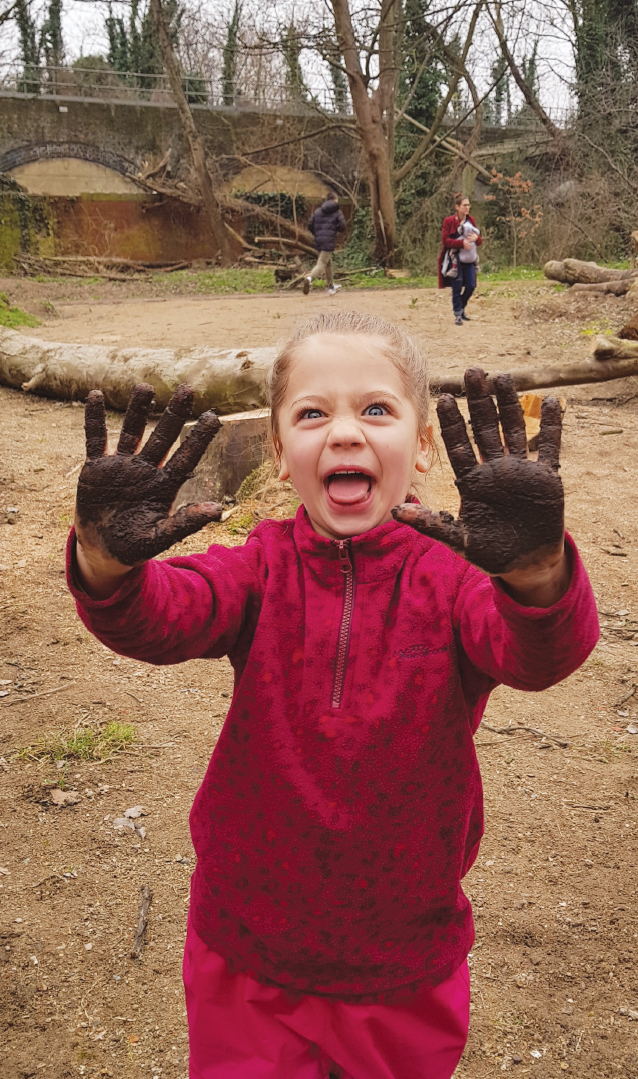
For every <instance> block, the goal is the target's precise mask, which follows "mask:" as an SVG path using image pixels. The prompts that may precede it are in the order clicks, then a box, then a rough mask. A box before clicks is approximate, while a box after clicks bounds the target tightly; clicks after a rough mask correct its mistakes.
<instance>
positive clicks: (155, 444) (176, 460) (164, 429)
mask: <svg viewBox="0 0 638 1079" xmlns="http://www.w3.org/2000/svg"><path fill="white" fill-rule="evenodd" d="M153 396H154V391H153V387H152V386H149V385H147V384H146V383H141V384H140V385H138V386H136V387H135V389H134V390H133V393H132V395H131V399H130V401H129V405H128V408H127V410H126V415H125V417H124V422H123V424H122V431H121V434H120V438H119V441H118V444H117V449H116V451H115V453H114V454H109V453H108V452H107V451H108V445H107V432H106V412H105V408H104V395H103V394H102V392H101V391H100V390H92V391H91V393H90V394H89V396H88V398H87V401H86V411H85V420H84V428H85V432H86V457H87V459H86V463H85V464H84V467H83V469H82V471H81V473H80V478H79V481H78V489H77V503H76V528H77V531H78V536H79V539H80V542H81V543H82V544H83V545H85V544H86V546H88V547H98V548H101V549H102V551H104V552H105V553H107V554H108V555H110V557H111V558H114V559H117V561H119V562H121V563H122V564H123V565H126V566H135V565H139V564H140V563H141V562H144V561H146V560H147V559H149V558H153V556H154V555H156V554H159V553H160V552H161V551H165V550H167V549H168V548H169V547H170V546H172V544H173V543H177V542H178V541H179V540H182V539H185V537H186V536H190V535H192V534H193V533H194V532H198V531H199V529H200V528H203V527H204V525H206V524H209V523H210V522H211V521H218V520H219V519H220V517H221V513H222V507H221V506H219V505H218V504H217V503H216V502H202V503H200V504H199V505H188V506H182V507H181V509H179V510H177V512H176V513H174V514H171V513H170V509H171V506H172V504H173V502H174V501H175V498H176V495H177V492H178V491H179V489H180V487H181V486H182V484H183V483H184V481H185V480H187V479H188V478H189V477H190V476H191V475H192V472H193V469H194V468H195V466H196V465H197V463H198V462H199V460H200V458H201V457H202V455H203V453H204V451H205V450H206V448H207V446H208V445H209V444H210V442H211V441H212V440H213V438H214V437H215V435H216V434H217V432H218V431H219V429H220V427H221V423H220V421H219V419H218V417H217V416H216V414H215V413H214V412H205V413H204V415H203V416H200V418H199V420H198V422H197V424H196V426H195V427H194V428H193V430H192V432H191V433H190V435H189V436H188V438H187V439H186V440H185V441H184V442H183V443H182V445H181V446H180V447H179V448H178V449H177V450H176V452H175V453H174V454H173V456H172V457H171V458H170V460H168V461H166V457H167V455H168V453H169V450H170V448H171V446H172V445H173V443H174V442H175V441H176V440H177V438H178V437H179V434H180V431H181V430H182V427H183V426H184V424H185V423H186V421H187V420H188V419H190V417H191V413H192V404H193V397H194V392H193V390H192V389H191V387H190V386H187V385H183V386H179V387H178V388H177V390H176V391H175V393H174V394H173V396H172V397H171V400H170V401H169V403H168V406H167V408H166V409H165V411H164V412H163V413H162V416H161V417H160V420H159V422H158V424H157V426H156V428H155V430H154V431H153V433H152V434H151V436H150V438H149V439H148V441H147V442H146V444H145V445H144V447H143V448H142V449H140V446H141V443H142V438H143V437H144V431H145V429H146V423H147V420H148V416H149V412H150V410H151V405H152V403H153ZM164 462H165V463H164Z"/></svg>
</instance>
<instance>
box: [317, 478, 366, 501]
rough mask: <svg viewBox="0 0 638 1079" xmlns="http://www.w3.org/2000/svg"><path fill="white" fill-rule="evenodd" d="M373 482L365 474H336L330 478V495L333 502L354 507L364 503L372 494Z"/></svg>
mask: <svg viewBox="0 0 638 1079" xmlns="http://www.w3.org/2000/svg"><path fill="white" fill-rule="evenodd" d="M370 486H371V480H370V477H369V476H366V475H365V473H364V472H348V473H341V474H339V473H336V474H333V475H332V476H328V493H329V494H330V497H331V499H332V500H333V502H338V503H339V504H340V505H343V506H345V505H352V503H355V502H363V501H364V500H365V499H366V498H367V497H368V494H369V492H370Z"/></svg>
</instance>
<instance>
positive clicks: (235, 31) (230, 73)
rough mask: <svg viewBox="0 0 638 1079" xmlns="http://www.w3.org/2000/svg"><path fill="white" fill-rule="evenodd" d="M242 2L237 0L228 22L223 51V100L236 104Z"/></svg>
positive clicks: (226, 103)
mask: <svg viewBox="0 0 638 1079" xmlns="http://www.w3.org/2000/svg"><path fill="white" fill-rule="evenodd" d="M240 20H241V4H240V2H239V0H235V7H234V10H233V16H232V19H231V20H230V22H229V24H228V31H227V34H226V43H225V45H224V48H223V52H222V101H223V102H224V105H234V104H235V101H236V99H237V96H238V94H239V88H238V86H237V57H238V54H239V25H240Z"/></svg>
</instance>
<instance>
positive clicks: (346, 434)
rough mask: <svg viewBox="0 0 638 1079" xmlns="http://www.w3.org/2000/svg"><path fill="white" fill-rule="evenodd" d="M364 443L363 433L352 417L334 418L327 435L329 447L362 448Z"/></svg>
mask: <svg viewBox="0 0 638 1079" xmlns="http://www.w3.org/2000/svg"><path fill="white" fill-rule="evenodd" d="M364 442H365V438H364V435H363V431H362V430H361V427H360V425H359V424H358V423H357V421H356V420H355V418H354V417H349V416H339V417H335V419H334V420H333V422H332V424H331V426H330V432H329V434H328V443H329V445H330V446H362V445H363V443H364Z"/></svg>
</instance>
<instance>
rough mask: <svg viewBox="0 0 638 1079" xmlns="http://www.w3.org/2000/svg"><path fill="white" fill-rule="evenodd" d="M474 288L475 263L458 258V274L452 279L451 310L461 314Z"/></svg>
mask: <svg viewBox="0 0 638 1079" xmlns="http://www.w3.org/2000/svg"><path fill="white" fill-rule="evenodd" d="M475 288H476V264H475V263H474V262H461V261H460V260H459V276H458V277H455V278H453V279H452V310H453V311H454V314H455V315H462V314H463V312H464V311H465V308H466V307H467V305H468V302H469V300H470V297H471V295H472V293H473V292H474V289H475Z"/></svg>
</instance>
